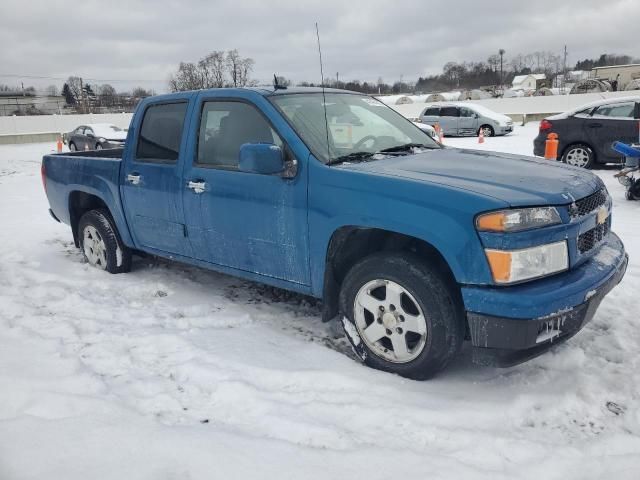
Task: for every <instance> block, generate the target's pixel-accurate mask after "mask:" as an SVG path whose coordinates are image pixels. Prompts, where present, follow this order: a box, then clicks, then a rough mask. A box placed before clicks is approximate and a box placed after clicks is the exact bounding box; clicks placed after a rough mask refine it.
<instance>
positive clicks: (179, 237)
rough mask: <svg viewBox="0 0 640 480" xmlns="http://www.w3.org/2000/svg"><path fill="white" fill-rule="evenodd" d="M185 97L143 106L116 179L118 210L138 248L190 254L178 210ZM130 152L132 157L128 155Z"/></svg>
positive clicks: (180, 214)
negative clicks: (134, 138)
mask: <svg viewBox="0 0 640 480" xmlns="http://www.w3.org/2000/svg"><path fill="white" fill-rule="evenodd" d="M187 105H188V104H187V102H186V101H181V102H174V103H164V104H152V105H150V106H149V107H147V108H146V110H145V112H144V117H143V119H142V123H141V125H138V126H136V128H137V129H138V131H139V132H140V133H139V134H138V135H137V137H138V143H137V144H136V145H131V146H129V147H128V148H129V149H131V150H133V151H131V153H130V154H129V155H125V158H127V163H126V164H125V165H123V168H122V169H121V170H122V175H123V178H122V179H121V185H122V194H123V197H124V211H125V212H126V216H127V222H128V223H129V228H130V230H131V233H132V234H133V237H134V241H135V243H136V245H137V246H139V247H140V248H143V247H144V248H146V249H154V250H158V251H160V252H166V253H172V254H178V255H184V256H190V254H191V249H190V244H189V241H188V239H187V238H186V230H185V225H184V214H183V210H182V191H183V188H182V178H181V172H180V169H179V166H180V165H181V162H180V158H181V156H182V155H183V153H182V152H183V150H184V148H183V146H182V143H183V140H182V137H183V130H184V129H185V118H186V112H187ZM130 158H133V159H132V160H129V159H130Z"/></svg>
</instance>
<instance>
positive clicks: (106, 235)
mask: <svg viewBox="0 0 640 480" xmlns="http://www.w3.org/2000/svg"><path fill="white" fill-rule="evenodd" d="M89 227H92V228H93V229H95V230H96V231H97V234H98V239H99V240H102V241H103V242H104V246H105V252H104V253H105V255H104V257H105V260H106V262H102V261H98V262H96V261H92V259H91V258H90V256H89V255H88V254H87V249H85V229H88V228H89ZM89 230H90V228H89ZM78 238H79V239H80V249H81V250H82V253H83V255H84V257H85V259H86V260H87V262H88V263H89V264H91V265H92V266H95V267H97V268H100V269H102V270H105V271H107V272H109V273H127V272H129V271H130V270H131V250H130V249H129V248H128V247H127V246H126V245H124V244H123V243H122V240H121V239H120V234H119V233H118V229H117V228H116V226H115V222H114V221H113V219H112V218H111V215H110V214H109V212H108V211H107V210H105V209H97V210H90V211H88V212H87V213H85V214H84V215H83V216H82V218H80V222H79V223H78ZM103 263H104V264H103Z"/></svg>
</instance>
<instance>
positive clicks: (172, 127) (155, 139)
mask: <svg viewBox="0 0 640 480" xmlns="http://www.w3.org/2000/svg"><path fill="white" fill-rule="evenodd" d="M186 112H187V103H186V102H182V103H166V104H160V105H152V106H150V107H149V108H147V110H146V111H145V113H144V118H143V119H142V126H141V127H140V135H139V136H138V137H139V138H138V146H137V149H136V159H137V160H139V161H143V162H157V163H175V162H176V161H177V160H178V155H179V153H180V142H181V141H182V129H183V128H182V127H183V126H184V118H185V114H186Z"/></svg>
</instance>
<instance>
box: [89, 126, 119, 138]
mask: <svg viewBox="0 0 640 480" xmlns="http://www.w3.org/2000/svg"><path fill="white" fill-rule="evenodd" d="M91 128H92V129H93V131H94V133H95V134H96V135H98V136H101V137H109V136H110V135H112V134H114V133H116V132H117V133H119V134H120V135H123V134H124V130H122V129H121V128H120V127H116V126H115V125H104V124H94V125H92V126H91ZM120 132H122V133H120Z"/></svg>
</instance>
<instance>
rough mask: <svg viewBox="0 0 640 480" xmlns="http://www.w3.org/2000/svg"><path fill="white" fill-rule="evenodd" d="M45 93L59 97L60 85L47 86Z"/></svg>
mask: <svg viewBox="0 0 640 480" xmlns="http://www.w3.org/2000/svg"><path fill="white" fill-rule="evenodd" d="M44 93H45V94H46V95H48V96H50V97H57V96H58V93H59V90H58V87H56V86H55V85H49V86H48V87H47V88H45V89H44Z"/></svg>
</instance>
